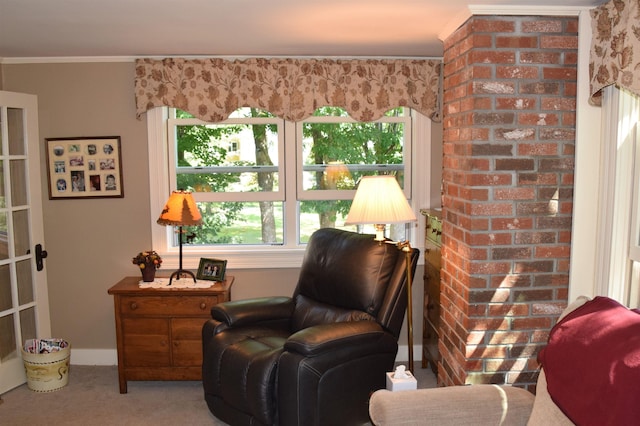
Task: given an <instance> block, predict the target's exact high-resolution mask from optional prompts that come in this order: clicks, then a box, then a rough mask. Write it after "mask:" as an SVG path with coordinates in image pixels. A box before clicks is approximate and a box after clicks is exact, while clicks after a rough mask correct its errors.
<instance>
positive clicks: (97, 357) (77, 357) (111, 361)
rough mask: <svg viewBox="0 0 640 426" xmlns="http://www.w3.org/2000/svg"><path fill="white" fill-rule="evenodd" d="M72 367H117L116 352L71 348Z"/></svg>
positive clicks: (401, 354)
mask: <svg viewBox="0 0 640 426" xmlns="http://www.w3.org/2000/svg"><path fill="white" fill-rule="evenodd" d="M421 359H422V345H414V346H413V360H414V362H416V361H419V360H421ZM408 360H409V351H408V350H407V345H400V346H399V347H398V354H397V355H396V362H406V361H408ZM71 364H72V365H117V364H118V352H117V351H116V350H115V349H74V348H73V347H71Z"/></svg>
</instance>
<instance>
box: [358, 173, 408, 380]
mask: <svg viewBox="0 0 640 426" xmlns="http://www.w3.org/2000/svg"><path fill="white" fill-rule="evenodd" d="M417 220H418V219H417V218H416V215H415V214H414V213H413V210H412V209H411V206H410V205H409V203H408V202H407V198H406V197H405V196H404V192H402V189H400V185H398V181H397V180H396V178H395V176H391V175H381V176H365V177H363V178H362V179H361V180H360V183H359V184H358V190H357V191H356V195H355V197H354V198H353V203H352V204H351V209H350V210H349V214H348V215H347V220H346V221H345V225H365V224H373V225H374V226H375V229H376V236H375V238H374V239H375V240H376V241H379V242H380V244H382V243H383V242H385V243H391V244H395V245H396V247H397V248H398V249H399V250H402V251H403V252H404V253H405V259H406V260H405V262H406V266H407V345H408V347H409V370H413V306H412V304H413V297H412V289H411V287H412V277H411V245H410V244H409V242H408V241H401V242H399V243H395V242H393V241H388V240H387V239H386V238H385V236H384V231H385V226H386V224H392V223H407V222H415V221H417Z"/></svg>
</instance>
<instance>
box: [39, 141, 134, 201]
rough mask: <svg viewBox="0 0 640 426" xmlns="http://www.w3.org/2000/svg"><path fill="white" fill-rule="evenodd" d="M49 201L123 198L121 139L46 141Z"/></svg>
mask: <svg viewBox="0 0 640 426" xmlns="http://www.w3.org/2000/svg"><path fill="white" fill-rule="evenodd" d="M45 144H46V146H45V148H46V153H47V179H48V182H49V199H50V200H59V199H73V198H114V197H115V198H122V197H124V188H123V186H122V155H121V152H120V136H99V137H86V138H85V137H73V138H47V139H45Z"/></svg>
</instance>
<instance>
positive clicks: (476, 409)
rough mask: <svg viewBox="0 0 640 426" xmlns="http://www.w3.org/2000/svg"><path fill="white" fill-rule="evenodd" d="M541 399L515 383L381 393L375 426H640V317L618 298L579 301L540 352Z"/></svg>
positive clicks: (374, 406)
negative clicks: (509, 384)
mask: <svg viewBox="0 0 640 426" xmlns="http://www.w3.org/2000/svg"><path fill="white" fill-rule="evenodd" d="M539 360H540V362H541V364H542V367H543V370H541V372H540V375H539V378H538V382H537V386H536V388H537V389H536V395H535V396H534V395H533V394H532V393H530V392H528V391H526V390H524V389H522V388H517V387H514V386H498V385H471V386H451V387H440V388H435V389H419V390H411V391H398V392H390V391H388V390H379V391H376V392H375V393H374V394H373V395H372V397H371V400H370V405H369V414H370V417H371V421H372V423H373V424H374V425H377V426H385V425H438V426H447V425H452V426H453V425H455V426H460V425H544V426H549V425H573V424H577V425H598V426H601V425H631V424H640V399H639V398H640V397H638V395H639V394H640V393H639V392H638V391H640V315H638V311H636V310H629V309H627V308H626V307H624V306H622V305H620V304H618V303H617V302H615V301H613V300H612V299H608V298H605V297H596V298H594V299H593V300H589V299H587V298H585V297H580V298H578V299H577V300H576V301H575V302H573V303H571V304H570V305H569V306H568V307H567V309H565V311H564V312H563V314H562V315H561V317H560V319H559V321H558V323H557V325H556V326H555V327H554V328H553V329H552V330H551V333H550V336H549V342H548V344H547V346H546V347H545V348H544V349H543V350H542V352H541V354H540V356H539Z"/></svg>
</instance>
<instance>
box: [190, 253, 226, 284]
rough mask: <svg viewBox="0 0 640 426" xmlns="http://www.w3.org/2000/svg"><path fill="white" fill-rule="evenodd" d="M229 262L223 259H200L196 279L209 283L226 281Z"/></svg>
mask: <svg viewBox="0 0 640 426" xmlns="http://www.w3.org/2000/svg"><path fill="white" fill-rule="evenodd" d="M226 269H227V261H226V260H222V259H206V258H204V257H203V258H200V266H199V267H198V275H197V276H196V279H198V280H207V281H224V274H225V271H226Z"/></svg>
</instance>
